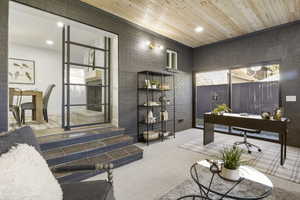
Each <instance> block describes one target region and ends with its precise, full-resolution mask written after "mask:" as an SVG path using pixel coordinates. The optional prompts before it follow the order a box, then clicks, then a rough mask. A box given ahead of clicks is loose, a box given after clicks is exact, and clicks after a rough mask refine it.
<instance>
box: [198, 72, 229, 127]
mask: <svg viewBox="0 0 300 200" xmlns="http://www.w3.org/2000/svg"><path fill="white" fill-rule="evenodd" d="M228 78H229V70H222V71H213V72H201V73H197V74H196V97H197V99H196V104H197V105H196V107H197V111H196V126H197V127H200V128H202V127H203V114H204V113H206V112H210V111H212V110H213V109H214V108H215V107H216V106H217V105H220V104H227V105H228V104H229V92H228V91H229V87H228V86H229V85H228ZM216 129H218V130H221V131H223V130H225V131H228V127H227V126H221V125H218V126H216Z"/></svg>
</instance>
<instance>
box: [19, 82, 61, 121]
mask: <svg viewBox="0 0 300 200" xmlns="http://www.w3.org/2000/svg"><path fill="white" fill-rule="evenodd" d="M54 87H55V84H51V85H49V86H48V87H47V89H46V91H45V93H44V96H43V115H44V120H45V121H46V122H48V102H49V98H50V95H51V93H52V90H53V88H54ZM35 109H36V108H35V104H34V103H32V102H26V103H22V104H21V121H22V122H23V124H25V111H26V110H35Z"/></svg>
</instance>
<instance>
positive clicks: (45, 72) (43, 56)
mask: <svg viewBox="0 0 300 200" xmlns="http://www.w3.org/2000/svg"><path fill="white" fill-rule="evenodd" d="M8 55H9V58H18V59H25V60H34V61H35V84H34V85H23V84H9V87H16V88H20V89H22V90H30V89H37V90H41V91H45V89H46V88H47V87H48V86H49V85H50V84H55V85H56V87H55V88H54V89H53V92H52V94H51V96H50V100H49V104H48V113H49V114H61V97H62V93H61V90H62V88H61V84H62V83H61V82H62V77H61V73H62V71H61V54H60V53H59V52H58V51H54V50H49V49H45V48H37V47H30V46H25V45H19V44H12V43H11V44H9V54H8ZM25 101H31V99H30V98H23V102H25ZM28 114H29V113H28Z"/></svg>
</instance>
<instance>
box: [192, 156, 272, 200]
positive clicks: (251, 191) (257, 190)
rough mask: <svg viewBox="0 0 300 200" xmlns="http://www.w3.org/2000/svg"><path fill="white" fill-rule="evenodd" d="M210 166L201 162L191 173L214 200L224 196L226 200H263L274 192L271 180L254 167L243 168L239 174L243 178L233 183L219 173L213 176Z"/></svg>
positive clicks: (205, 162)
mask: <svg viewBox="0 0 300 200" xmlns="http://www.w3.org/2000/svg"><path fill="white" fill-rule="evenodd" d="M210 166H211V164H210V163H209V162H207V161H205V160H204V161H199V162H197V163H196V164H195V165H194V166H193V167H192V169H191V173H192V177H193V179H194V180H195V181H197V182H198V184H199V185H200V186H201V187H203V188H205V189H209V190H210V192H209V197H210V198H212V199H215V197H220V196H222V195H224V194H226V198H224V199H245V200H250V199H263V198H265V197H267V196H269V195H270V194H271V192H272V189H273V184H272V182H271V181H270V179H269V178H268V177H267V176H266V175H264V174H263V173H261V172H259V171H257V170H256V169H254V168H252V167H249V166H241V167H240V168H239V173H240V176H241V177H242V178H241V180H240V181H238V182H233V181H228V180H225V179H224V178H222V177H221V176H220V175H219V174H218V173H215V174H213V173H212V172H211V171H210ZM193 168H194V169H193Z"/></svg>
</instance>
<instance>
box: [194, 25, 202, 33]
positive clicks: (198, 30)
mask: <svg viewBox="0 0 300 200" xmlns="http://www.w3.org/2000/svg"><path fill="white" fill-rule="evenodd" d="M203 30H204V28H203V27H202V26H198V27H196V28H195V31H196V32H197V33H200V32H202V31H203Z"/></svg>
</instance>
